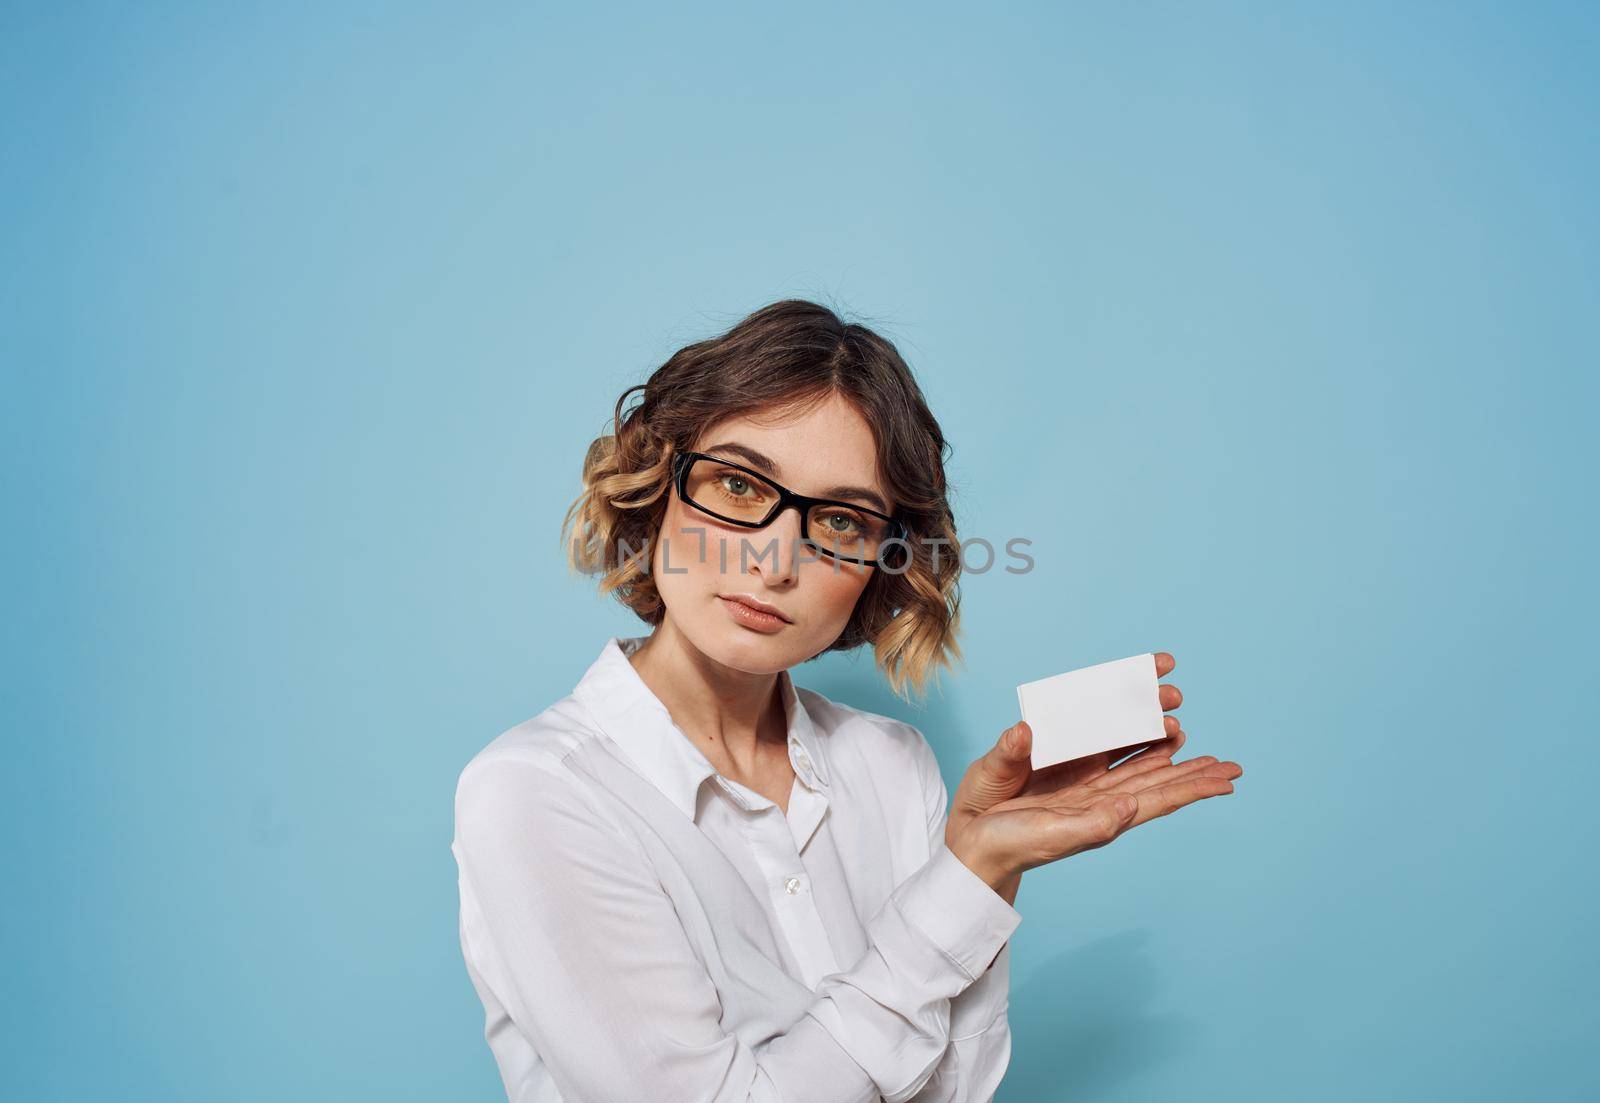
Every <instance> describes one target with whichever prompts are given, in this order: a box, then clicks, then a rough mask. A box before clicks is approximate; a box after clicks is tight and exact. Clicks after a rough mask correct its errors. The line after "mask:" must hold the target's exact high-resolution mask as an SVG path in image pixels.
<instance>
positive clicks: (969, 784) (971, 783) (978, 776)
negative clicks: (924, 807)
mask: <svg viewBox="0 0 1600 1103" xmlns="http://www.w3.org/2000/svg"><path fill="white" fill-rule="evenodd" d="M1032 759H1033V729H1032V728H1030V727H1028V722H1027V721H1026V720H1019V721H1018V722H1017V723H1015V724H1013V725H1012V726H1011V727H1009V728H1007V729H1006V730H1005V731H1003V732H1001V733H1000V738H999V739H997V740H996V741H995V743H994V746H992V747H990V748H989V750H988V751H987V752H986V753H985V754H984V755H983V756H982V757H981V758H979V759H978V760H977V761H975V762H974V763H973V764H972V765H971V766H969V767H967V772H966V773H965V774H964V775H963V776H962V778H961V781H960V783H959V784H958V785H957V786H956V791H955V793H954V794H952V796H951V798H950V806H951V810H952V812H954V811H957V810H967V811H971V812H984V811H986V810H988V809H989V808H991V807H993V806H994V805H996V804H999V803H1000V802H1001V801H1004V800H1009V799H1010V798H1012V797H1014V796H1016V795H1017V794H1018V793H1020V792H1021V791H1022V789H1023V786H1024V785H1026V784H1027V781H1028V776H1029V775H1030V774H1031V773H1032V772H1033V766H1032Z"/></svg>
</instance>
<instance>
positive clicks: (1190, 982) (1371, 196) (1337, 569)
mask: <svg viewBox="0 0 1600 1103" xmlns="http://www.w3.org/2000/svg"><path fill="white" fill-rule="evenodd" d="M1597 48H1600V9H1597V8H1596V7H1595V6H1593V5H1582V4H1577V5H1557V4H1530V5H1511V4H1445V3H1436V4H1411V5H1398V6H1397V5H1388V4H1372V5H1365V4H1337V5H1335V4H1327V5H1304V6H1292V5H1231V4H1202V5H1163V4H1140V5H1100V6H1092V7H1090V6H1072V7H1063V6H1058V5H1047V4H1034V5H1024V6H1008V7H1005V8H1001V9H996V8H994V7H979V6H976V5H968V6H937V7H935V6H930V5H927V4H920V5H904V6H882V5H833V4H818V3H812V4H806V5H803V6H796V5H752V4H714V5H711V4H702V5H690V6H684V5H651V6H639V7H631V8H625V9H619V8H614V7H599V6H596V7H590V8H585V7H582V6H576V5H573V6H566V7H564V8H561V9H558V8H556V7H554V6H549V5H515V6H512V5H505V6H493V5H488V6H473V7H470V8H463V7H462V6H459V5H443V4H440V5H434V6H400V5H393V4H370V5H354V4H333V5H328V4H319V5H312V4H306V5H285V4H275V5H263V6H246V5H193V6H178V5H46V4H26V5H23V4H8V5H6V7H5V9H4V15H3V23H0V135H3V137H0V141H3V143H4V146H3V154H0V191H3V201H4V211H5V218H4V231H3V233H4V238H3V247H0V253H3V255H4V257H5V261H4V264H3V266H0V280H3V281H4V285H3V288H0V362H3V363H4V370H5V394H6V401H5V402H4V403H3V408H0V422H3V425H4V455H3V460H4V470H3V473H0V478H3V480H4V495H5V515H6V534H7V535H6V539H5V541H4V551H3V553H0V554H3V555H4V568H5V575H6V583H7V585H6V589H7V598H6V606H7V611H6V617H5V621H6V633H5V652H4V656H3V658H4V664H5V680H6V688H5V691H4V697H3V702H4V729H5V758H6V768H5V769H4V770H3V771H0V808H3V812H0V816H3V826H4V830H5V838H6V840H7V843H6V846H5V859H4V861H5V869H4V876H3V884H4V886H5V890H6V891H5V897H6V904H5V907H4V908H3V909H0V923H3V925H4V927H3V930H4V935H5V944H6V955H5V958H6V964H5V968H6V979H5V988H6V990H7V995H6V998H5V1000H4V1001H0V1015H3V1016H4V1022H3V1023H0V1027H3V1030H0V1066H3V1067H4V1069H5V1070H6V1071H5V1073H4V1079H5V1085H4V1087H3V1088H0V1091H3V1093H4V1094H6V1095H7V1096H8V1097H9V1098H15V1099H18V1100H23V1099H26V1100H78V1099H87V1098H96V1097H100V1096H103V1095H115V1096H116V1097H118V1098H121V1099H140V1100H143V1099H151V1100H158V1099H159V1100H176V1099H183V1100H221V1099H227V1100H238V1101H246V1100H279V1099H284V1098H299V1097H308V1098H317V1099H349V1098H361V1099H385V1100H395V1099H430V1100H431V1099H453V1100H465V1099H481V1100H491V1099H496V1098H500V1097H501V1088H500V1084H499V1080H498V1077H497V1075H496V1072H495V1069H494V1066H493V1063H492V1060H491V1058H490V1054H489V1051H488V1048H487V1047H486V1045H485V1044H484V1041H483V1038H482V1036H481V1030H482V1018H481V1009H480V1007H479V1005H478V1003H477V1000H476V997H475V996H474V994H473V992H472V990H471V988H470V986H469V983H468V980H467V977H466V973H465V970H464V968H463V966H462V962H461V957H460V949H459V946H458V943H457V940H456V938H457V936H456V886H455V866H454V862H453V860H452V858H451V855H450V852H449V842H450V836H451V826H452V821H451V816H452V807H451V801H452V795H453V787H454V783H455V780H456V776H457V773H458V772H459V770H460V768H461V766H462V765H463V764H464V763H465V762H466V760H467V759H468V758H469V757H470V756H471V755H472V754H473V753H474V752H475V751H476V750H477V749H478V748H480V747H481V746H482V745H483V744H485V743H486V742H488V741H489V739H490V738H492V737H493V736H494V735H495V734H497V733H498V732H500V731H501V730H503V729H504V728H506V727H509V726H511V725H512V724H514V723H516V722H518V721H520V720H522V719H524V718H526V717H528V716H530V715H532V714H533V713H535V712H537V711H539V710H540V709H542V708H543V707H545V706H546V705H547V704H549V703H551V702H552V701H554V700H555V699H556V698H557V697H559V696H561V695H563V694H565V693H566V692H567V691H568V690H569V689H570V688H571V686H572V684H573V683H574V682H575V681H576V679H577V677H578V676H579V675H580V674H581V673H582V671H583V670H584V668H585V667H586V666H587V665H588V663H589V662H590V661H591V660H592V659H593V657H594V656H595V654H597V653H598V651H599V648H600V646H601V644H602V643H604V641H605V639H606V638H607V636H609V635H611V634H638V633H639V632H640V631H641V630H642V628H643V626H642V625H641V624H640V623H639V622H638V621H636V620H633V619H631V617H630V616H629V615H627V614H626V613H625V612H624V611H623V610H622V609H621V607H620V606H618V605H616V604H614V603H612V602H609V601H606V600H601V599H599V598H598V597H596V596H594V594H593V588H592V584H591V583H590V582H589V581H588V580H586V579H583V578H579V577H569V575H568V574H567V572H566V570H565V568H564V566H563V561H562V559H561V555H560V548H559V544H558V525H559V520H560V517H561V514H562V512H563V510H564V509H565V508H566V505H567V503H568V502H569V501H570V499H571V497H572V496H573V495H574V494H575V493H576V491H577V487H578V482H577V477H578V469H579V463H580V460H581V457H582V454H583V449H584V446H585V445H586V444H587V443H588V441H589V440H590V439H591V438H592V437H593V436H594V435H595V434H596V433H597V432H599V431H600V430H601V428H602V427H603V425H604V424H605V421H606V418H607V416H608V414H609V411H610V408H611V404H612V403H613V402H614V401H615V399H616V397H617V395H618V394H619V393H620V392H621V390H622V389H623V388H624V387H626V386H627V385H629V384H631V383H634V382H638V381H640V380H642V379H643V378H645V376H646V374H647V373H648V372H649V371H650V370H651V369H652V368H654V367H655V366H657V365H659V364H660V363H661V362H662V361H663V360H665V359H666V358H667V356H669V355H670V354H671V352H672V351H673V350H674V349H676V348H678V347H679V346H681V345H682V344H685V343H687V342H689V341H693V340H698V339H701V338H703V337H707V336H710V335H712V334H714V333H716V332H719V331H721V330H722V329H724V328H726V327H727V326H728V325H731V324H732V323H733V322H734V321H736V320H737V319H738V318H739V317H742V316H743V315H744V314H745V313H746V312H748V311H750V310H752V309H755V308H756V307H758V306H761V305H763V304H764V303H766V302H769V301H771V300H773V299H776V298H780V297H786V296H791V295H798V296H802V297H809V298H815V299H819V300H821V301H824V302H827V303H829V304H830V305H833V306H836V307H838V308H839V309H841V310H842V311H844V312H845V313H846V315H847V317H849V318H852V319H854V320H860V321H863V322H866V323H867V324H869V325H874V326H876V327H878V328H879V329H880V330H881V331H882V332H883V333H884V334H885V335H886V336H889V337H890V338H891V339H892V340H895V341H896V342H898V344H899V347H900V348H901V350H902V352H903V353H904V354H905V355H906V357H907V358H908V359H909V361H910V362H911V363H912V365H913V367H914V369H915V370H916V371H917V372H918V373H919V377H920V378H921V380H922V382H923V383H924V385H925V388H926V390H927V393H928V395H929V398H930V401H931V403H932V405H933V407H934V410H935V412H936V414H937V415H938V416H939V417H940V419H941V421H942V423H943V426H944V428H945V430H946V432H947V433H948V434H949V436H950V437H951V439H952V441H953V443H954V446H955V451H954V455H953V457H952V461H951V467H950V474H951V477H952V479H953V481H954V485H955V488H956V494H955V505H956V509H957V513H958V520H959V521H960V523H961V526H962V531H963V532H964V534H966V535H968V536H982V537H984V538H986V539H990V540H991V541H993V542H994V543H996V544H997V545H1000V544H1003V541H1004V540H1006V539H1009V538H1010V537H1013V536H1022V537H1026V538H1028V539H1031V540H1032V541H1033V548H1032V554H1033V555H1034V556H1035V559H1036V567H1035V569H1034V570H1033V571H1032V572H1031V573H1029V574H1027V575H1012V574H1007V573H1005V572H1004V571H1003V570H1000V569H998V568H997V569H995V570H993V571H990V572H989V573H987V574H969V575H968V576H967V579H966V581H965V583H964V589H963V592H964V604H963V611H964V625H965V628H966V634H965V636H964V638H963V642H964V645H965V648H966V652H967V663H966V665H965V666H964V668H962V669H961V670H960V671H959V672H958V673H956V674H955V675H954V676H951V677H946V679H945V680H944V683H943V689H942V692H936V693H935V694H934V695H933V696H932V697H931V698H930V700H929V702H928V704H927V706H926V708H924V709H920V710H919V709H915V708H912V707H910V706H907V705H905V704H902V703H901V702H899V701H897V700H896V699H895V698H894V697H893V696H891V695H890V694H889V693H888V692H887V690H886V689H885V688H884V687H883V686H882V684H881V683H880V681H879V680H878V679H877V677H876V676H875V674H874V672H873V669H872V665H871V661H870V655H869V654H866V653H862V654H859V655H857V656H855V657H844V656H833V657H830V658H829V659H828V660H827V661H824V662H820V663H817V664H813V665H810V666H806V667H803V668H801V669H799V670H797V672H796V673H797V676H798V680H799V682H800V683H801V684H803V685H809V686H811V687H813V688H816V689H818V690H820V691H822V692H824V693H827V694H829V695H830V696H836V697H838V698H840V699H842V700H845V701H848V702H851V703H854V704H857V705H859V706H861V707H865V708H871V709H875V710H877V711H884V712H889V713H892V714H894V715H896V716H900V717H902V718H905V719H908V720H911V721H912V722H913V723H916V724H918V725H919V726H920V727H921V728H922V730H923V731H924V732H925V733H926V734H927V735H928V737H929V739H930V740H931V741H932V742H933V743H934V746H935V747H936V749H937V750H938V753H939V757H940V759H941V761H942V762H943V764H944V767H945V772H946V780H947V781H948V782H949V783H950V784H951V785H954V784H955V782H956V781H957V780H958V779H959V777H960V775H961V773H962V771H963V770H964V768H965V765H966V763H967V762H969V761H970V760H971V759H972V758H973V757H975V756H976V755H977V754H979V753H981V752H982V751H983V750H984V749H985V748H987V747H988V746H989V745H990V743H991V742H992V740H993V739H994V738H995V737H996V736H997V735H998V733H999V731H1000V730H1001V729H1002V728H1004V727H1005V726H1006V725H1008V724H1010V723H1011V722H1012V721H1013V720H1014V719H1015V709H1016V698H1015V686H1016V684H1017V683H1018V682H1021V681H1025V680H1029V679H1032V678H1037V677H1042V676H1045V675H1048V674H1053V673H1056V672H1058V671H1061V670H1065V669H1068V668H1072V667H1076V666H1081V665H1085V664H1088V663H1093V662H1098V661H1102V660H1106V659H1111V658H1117V657H1121V656H1123V655H1127V654H1132V653H1134V652H1138V651H1144V650H1153V649H1166V650H1170V651H1172V652H1173V653H1174V654H1176V655H1177V657H1178V663H1179V666H1178V669H1177V671H1176V672H1175V673H1174V674H1173V675H1172V676H1171V678H1170V679H1169V680H1170V681H1172V682H1174V683H1176V684H1177V685H1179V686H1181V687H1182V688H1183V689H1184V691H1185V692H1186V694H1187V698H1188V699H1187V703H1186V704H1185V705H1184V707H1183V709H1182V710H1181V712H1180V715H1181V716H1182V717H1183V718H1184V720H1185V727H1186V730H1187V731H1188V732H1189V733H1190V743H1189V746H1188V747H1186V748H1185V750H1184V754H1185V755H1192V754H1203V753H1215V754H1218V755H1220V756H1222V757H1225V758H1233V759H1236V760H1237V761H1239V762H1241V763H1242V764H1243V765H1244V767H1245V770H1246V773H1245V776H1244V777H1243V778H1242V779H1241V781H1240V783H1239V786H1238V792H1237V793H1236V794H1235V795H1233V796H1231V797H1226V798H1222V799H1218V800H1212V801H1209V802H1205V803H1203V804H1201V805H1198V806H1196V807H1195V808H1193V809H1190V810H1188V811H1186V812H1184V813H1181V814H1179V815H1176V816H1173V817H1169V818H1166V819H1163V820H1158V821H1156V822H1154V823H1152V824H1150V825H1148V826H1146V827H1143V828H1140V829H1138V830H1137V831H1135V832H1133V833H1130V834H1129V835H1128V836H1126V837H1124V838H1123V839H1122V840H1120V841H1118V842H1117V843H1116V844H1114V845H1113V846H1111V847H1108V848H1106V849H1104V850H1100V851H1095V852H1092V853H1090V854H1086V855H1083V856H1081V857H1079V858H1076V859H1073V860H1070V861H1067V862H1062V863H1060V864H1058V865H1054V866H1051V867H1047V868H1045V869H1042V870H1038V871H1035V872H1032V873H1029V874H1028V875H1027V877H1026V879H1025V880H1024V883H1023V887H1022V892H1021V895H1020V897H1019V901H1018V906H1019V908H1020V909H1021V910H1022V911H1023V913H1024V921H1023V924H1022V926H1021V927H1020V928H1019V929H1018V932H1017V934H1016V936H1015V938H1016V941H1015V943H1014V947H1015V954H1014V957H1015V962H1014V969H1015V972H1014V976H1013V983H1014V994H1013V1000H1012V1008H1011V1014H1012V1021H1013V1027H1014V1030H1015V1048H1014V1052H1013V1058H1012V1064H1011V1070H1010V1073H1009V1075H1008V1077H1007V1079H1006V1082H1005V1085H1004V1086H1003V1088H1002V1090H1001V1096H1000V1098H1001V1099H1002V1100H1007V1101H1035V1100H1062V1101H1067V1100H1088V1099H1094V1100H1149V1099H1157V1098H1166V1097H1173V1096H1177V1097H1182V1098H1229V1099H1241V1100H1244V1099H1248V1100H1256V1099H1260V1100H1277V1099H1282V1098H1294V1099H1327V1100H1344V1099H1348V1098H1351V1097H1375V1098H1382V1099H1450V1100H1461V1099H1501V1098H1505V1097H1507V1096H1509V1095H1511V1094H1513V1093H1516V1094H1517V1095H1519V1096H1521V1095H1526V1096H1528V1097H1530V1098H1538V1099H1544V1100H1566V1099H1573V1100H1576V1099H1583V1098H1595V1097H1596V1095H1597V1093H1600V1062H1597V1058H1596V1052H1595V1046H1594V1044H1593V1040H1592V1035H1593V1031H1594V1028H1595V1014H1594V996H1593V991H1592V986H1593V982H1594V979H1595V976H1596V975H1597V967H1600V960H1597V959H1600V951H1597V948H1596V947H1597V944H1600V940H1597V939H1596V937H1595V934H1594V929H1593V920H1594V918H1595V914H1596V891H1595V888H1594V868H1595V867H1594V861H1593V857H1592V844H1593V842H1594V841H1595V830H1594V815H1593V811H1592V805H1591V800H1590V795H1591V792H1592V790H1593V764H1592V763H1593V760H1592V758H1591V756H1590V755H1589V753H1588V748H1587V743H1588V742H1589V739H1590V729H1589V724H1590V723H1591V722H1592V718H1593V717H1594V715H1595V711H1594V708H1595V694H1594V685H1595V680H1594V677H1593V674H1592V671H1591V669H1590V664H1591V662H1592V660H1593V657H1594V656H1593V647H1592V641H1593V623H1594V614H1595V611H1596V602H1595V597H1596V594H1595V583H1594V581H1593V577H1594V576H1593V574H1592V573H1591V571H1590V569H1589V568H1590V563H1591V557H1592V553H1591V549H1590V543H1591V537H1592V536H1593V532H1594V521H1593V507H1594V495H1593V491H1592V488H1591V486H1590V480H1589V478H1588V475H1589V472H1588V468H1589V467H1590V466H1591V463H1592V461H1593V459H1594V452H1593V446H1592V441H1593V437H1594V430H1593V417H1594V415H1593V410H1594V403H1595V399H1596V383H1595V366H1596V365H1595V360H1596V357H1595V347H1596V341H1595V324H1596V323H1595V319H1596V308H1597V305H1600V303H1597V281H1600V260H1597V257H1600V249H1597V247H1600V233H1597V206H1596V203H1595V201H1594V197H1595V195H1596V194H1600V130H1597V128H1596V126H1595V118H1596V110H1597V107H1600V104H1597V95H1596V93H1597V77H1596V68H1595V66H1594V58H1595V56H1596V52H1597ZM1586 441H1587V442H1590V443H1586Z"/></svg>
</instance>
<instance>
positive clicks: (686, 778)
mask: <svg viewBox="0 0 1600 1103" xmlns="http://www.w3.org/2000/svg"><path fill="white" fill-rule="evenodd" d="M647 639H649V637H648V636H612V637H611V638H610V639H608V640H607V641H606V643H605V646H604V647H603V648H601V650H600V655H599V657H598V658H596V659H595V660H594V662H593V663H591V664H590V665H589V669H588V670H587V671H585V673H584V675H583V677H582V678H581V679H579V681H578V685H577V688H576V689H574V690H573V695H574V696H575V697H577V698H578V700H580V701H582V702H583V704H584V706H585V707H587V708H588V709H589V711H590V712H591V713H592V714H593V715H594V717H595V719H596V720H598V721H599V723H600V727H601V728H602V729H603V730H604V731H605V733H606V735H608V736H609V737H610V738H611V740H612V742H614V743H616V744H617V745H618V746H619V747H621V748H622V750H623V751H624V752H625V753H626V754H627V756H628V757H629V758H630V759H631V760H632V761H633V763H634V765H635V766H636V767H637V768H638V769H639V771H640V772H641V773H642V774H643V775H644V776H645V777H646V778H647V779H648V780H649V781H651V782H652V783H653V784H654V785H655V786H656V788H658V789H660V790H661V791H662V792H663V793H664V794H666V796H667V798H668V799H669V800H671V801H672V803H673V804H675V805H677V806H678V808H680V809H682V811H683V813H684V815H686V816H688V817H689V818H690V819H691V820H692V819H694V815H695V810H696V807H697V804H698V799H699V794H700V786H701V785H702V784H703V783H704V782H705V779H706V778H708V777H712V776H715V775H716V772H717V771H716V767H714V766H712V765H711V761H710V760H709V759H708V758H706V756H705V754H704V753H702V752H701V750H700V748H699V747H697V746H695V745H694V743H692V742H690V740H689V737H688V736H686V735H684V733H683V730H682V729H681V728H679V727H678V726H677V725H676V724H675V723H673V720H672V715H671V714H670V713H669V712H668V711H667V707H666V705H664V704H662V703H661V700H660V698H658V697H657V696H656V695H655V694H654V693H652V692H651V690H650V687H649V686H647V685H645V683H644V679H642V678H640V677H639V672H638V671H637V670H635V669H634V668H633V664H632V663H631V662H629V661H628V656H629V655H631V654H633V653H634V652H635V651H637V650H638V649H639V647H640V646H641V645H643V644H644V642H645V640H647ZM778 687H779V693H780V694H781V695H782V698H783V708H784V716H785V719H786V720H787V721H788V726H789V762H790V764H791V765H792V766H793V767H794V771H795V774H796V776H798V777H799V778H800V782H801V784H803V785H805V786H806V787H808V788H810V789H813V790H816V791H818V792H821V793H826V792H827V791H828V765H827V761H826V759H825V758H824V756H823V753H822V747H821V742H822V741H821V739H820V738H819V733H818V731H817V727H816V724H815V722H814V721H813V720H812V718H811V714H810V713H809V712H807V711H806V707H805V703H804V702H803V701H802V700H801V699H800V694H799V692H798V690H797V689H796V687H795V684H794V680H793V679H792V678H791V677H790V676H789V671H787V670H785V671H782V672H781V673H780V674H779V675H778ZM740 788H742V787H740ZM746 791H748V790H746ZM729 792H730V794H732V795H733V796H734V797H735V799H737V800H739V801H740V803H742V804H745V805H746V806H747V807H753V806H751V805H749V804H748V802H747V801H746V800H745V798H744V797H743V796H742V795H740V793H739V791H738V790H736V789H731V788H730V789H729Z"/></svg>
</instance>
